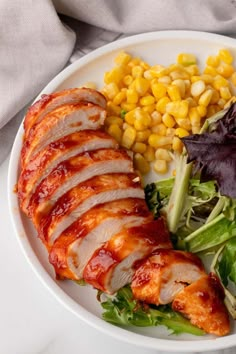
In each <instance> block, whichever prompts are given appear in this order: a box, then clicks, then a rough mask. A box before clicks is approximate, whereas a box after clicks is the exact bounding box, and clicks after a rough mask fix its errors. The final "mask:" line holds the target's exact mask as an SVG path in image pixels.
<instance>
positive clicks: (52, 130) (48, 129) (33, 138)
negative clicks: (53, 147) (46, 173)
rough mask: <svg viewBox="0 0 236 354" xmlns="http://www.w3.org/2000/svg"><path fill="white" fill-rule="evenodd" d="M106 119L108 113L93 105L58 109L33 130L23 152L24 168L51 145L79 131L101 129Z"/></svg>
mask: <svg viewBox="0 0 236 354" xmlns="http://www.w3.org/2000/svg"><path fill="white" fill-rule="evenodd" d="M105 117H106V111H105V110H104V109H103V108H102V107H100V106H97V105H94V104H92V103H88V104H86V103H78V104H74V105H64V106H60V107H59V108H56V109H55V110H53V111H52V112H50V113H48V114H47V115H46V116H45V117H44V118H43V120H41V121H40V122H39V123H37V124H35V125H34V126H33V127H32V128H31V130H30V133H29V134H28V137H27V139H25V141H24V144H23V148H22V152H21V166H22V168H24V167H25V166H26V165H27V163H28V162H29V161H30V159H32V158H33V157H34V156H35V155H36V154H37V152H39V151H40V150H42V149H44V148H45V147H46V146H47V145H49V144H50V143H52V142H54V141H56V140H58V139H60V138H62V137H64V136H66V135H69V134H72V133H74V132H76V131H79V130H85V129H93V130H96V129H99V128H100V127H101V126H102V125H103V123H104V120H105Z"/></svg>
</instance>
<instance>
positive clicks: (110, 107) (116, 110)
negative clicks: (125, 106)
mask: <svg viewBox="0 0 236 354" xmlns="http://www.w3.org/2000/svg"><path fill="white" fill-rule="evenodd" d="M107 111H108V113H109V114H110V115H116V116H120V112H121V108H120V107H119V106H116V105H115V104H114V103H113V102H111V101H109V102H107Z"/></svg>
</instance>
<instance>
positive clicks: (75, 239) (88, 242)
mask: <svg viewBox="0 0 236 354" xmlns="http://www.w3.org/2000/svg"><path fill="white" fill-rule="evenodd" d="M152 219H153V216H152V214H151V213H150V211H149V210H148V208H147V205H146V203H145V200H143V199H137V198H127V199H120V200H118V201H113V202H108V203H105V204H100V205H97V206H95V207H93V208H92V209H91V210H89V211H87V212H86V213H84V214H83V215H82V216H81V217H80V218H78V219H77V220H76V221H75V222H74V223H73V224H72V225H71V226H70V227H69V228H67V229H66V230H65V231H64V232H63V233H62V234H61V235H60V236H59V237H58V238H57V240H56V241H55V242H54V244H53V247H52V248H51V250H50V256H49V260H50V262H51V263H52V264H53V266H54V268H55V270H56V273H57V275H58V276H60V277H66V278H70V279H77V280H78V279H82V277H83V271H84V267H85V266H86V264H87V262H88V261H89V259H90V258H91V256H92V255H93V253H94V251H96V249H98V248H99V247H101V246H102V244H104V243H105V242H106V241H108V240H109V239H110V238H111V237H112V236H113V235H114V234H116V233H118V232H120V231H121V230H122V229H123V228H128V227H132V226H138V225H140V224H142V223H143V222H144V221H146V222H149V221H151V220H152Z"/></svg>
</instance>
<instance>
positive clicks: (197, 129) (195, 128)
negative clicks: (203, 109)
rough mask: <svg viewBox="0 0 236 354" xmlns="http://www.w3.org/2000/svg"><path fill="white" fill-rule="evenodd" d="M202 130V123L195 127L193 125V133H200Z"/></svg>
mask: <svg viewBox="0 0 236 354" xmlns="http://www.w3.org/2000/svg"><path fill="white" fill-rule="evenodd" d="M200 130H201V127H200V125H199V126H194V127H192V133H193V134H199V133H200Z"/></svg>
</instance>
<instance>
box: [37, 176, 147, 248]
mask: <svg viewBox="0 0 236 354" xmlns="http://www.w3.org/2000/svg"><path fill="white" fill-rule="evenodd" d="M124 198H143V199H144V191H143V188H142V187H141V184H140V178H139V177H138V176H137V174H129V173H112V174H104V175H100V176H95V177H93V178H90V179H88V180H86V181H84V182H82V183H80V184H78V185H77V186H76V187H74V188H72V189H70V190H69V191H68V192H67V193H65V194H63V196H62V197H61V198H59V199H58V201H57V202H56V204H55V205H54V207H53V208H52V210H51V211H50V212H49V213H47V214H46V215H45V216H44V217H42V218H41V220H40V226H39V230H38V232H39V237H40V238H41V239H42V240H43V241H46V243H48V244H49V245H50V246H52V244H53V243H54V241H55V240H56V239H57V237H58V236H59V235H60V234H61V233H62V232H63V231H64V230H65V229H66V228H67V227H69V226H70V224H72V223H73V222H74V221H75V220H76V219H77V218H79V217H80V216H81V215H82V214H83V213H85V212H86V211H88V210H89V209H91V208H92V207H94V206H95V205H97V204H103V203H106V202H109V201H114V200H118V199H124Z"/></svg>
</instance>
